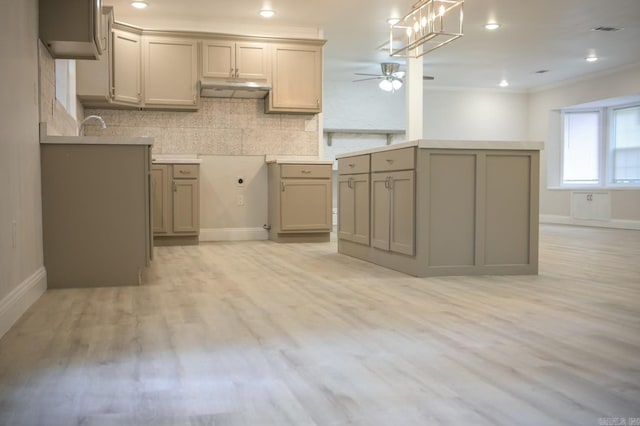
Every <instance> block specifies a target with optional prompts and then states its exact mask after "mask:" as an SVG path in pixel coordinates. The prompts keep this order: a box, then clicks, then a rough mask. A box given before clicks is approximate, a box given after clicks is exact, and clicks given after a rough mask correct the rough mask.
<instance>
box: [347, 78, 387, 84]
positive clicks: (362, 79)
mask: <svg viewBox="0 0 640 426" xmlns="http://www.w3.org/2000/svg"><path fill="white" fill-rule="evenodd" d="M381 78H385V77H381V76H377V77H369V78H361V79H359V80H353V82H354V83H355V82H356V81H367V80H379V79H381Z"/></svg>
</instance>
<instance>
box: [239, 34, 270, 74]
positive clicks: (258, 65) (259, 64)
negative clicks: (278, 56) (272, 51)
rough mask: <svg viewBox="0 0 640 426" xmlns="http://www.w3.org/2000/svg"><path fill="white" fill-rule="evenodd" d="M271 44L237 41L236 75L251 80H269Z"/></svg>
mask: <svg viewBox="0 0 640 426" xmlns="http://www.w3.org/2000/svg"><path fill="white" fill-rule="evenodd" d="M268 59H269V45H268V44H266V43H250V42H238V43H236V77H237V78H239V79H242V80H249V81H268V80H269V68H268V64H269V60H268Z"/></svg>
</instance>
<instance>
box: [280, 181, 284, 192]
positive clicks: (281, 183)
mask: <svg viewBox="0 0 640 426" xmlns="http://www.w3.org/2000/svg"><path fill="white" fill-rule="evenodd" d="M284 186H285V184H284V182H280V188H282V192H284Z"/></svg>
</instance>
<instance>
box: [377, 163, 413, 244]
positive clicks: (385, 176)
mask: <svg viewBox="0 0 640 426" xmlns="http://www.w3.org/2000/svg"><path fill="white" fill-rule="evenodd" d="M414 174H415V172H414V171H413V170H410V171H402V172H390V173H389V172H385V173H372V174H371V225H372V226H371V229H372V238H371V245H372V246H373V247H375V248H378V249H382V250H387V251H393V252H396V253H402V254H408V255H410V256H412V255H413V254H414V241H415V226H414V211H415V196H414V194H415V179H414Z"/></svg>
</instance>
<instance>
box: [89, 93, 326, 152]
mask: <svg viewBox="0 0 640 426" xmlns="http://www.w3.org/2000/svg"><path fill="white" fill-rule="evenodd" d="M85 114H86V115H89V114H98V115H100V116H102V118H104V120H105V122H106V123H107V128H106V129H101V128H100V127H99V126H98V125H97V124H96V122H95V121H94V122H92V124H91V125H87V126H86V128H85V134H86V135H108V136H151V137H153V138H155V142H154V145H153V152H154V153H157V154H197V155H265V154H273V155H305V156H317V155H318V137H319V136H318V118H317V116H316V115H293V114H265V113H264V100H262V99H218V98H203V99H201V105H200V109H199V110H198V111H195V112H182V111H138V110H116V109H86V110H85ZM87 124H88V123H87Z"/></svg>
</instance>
